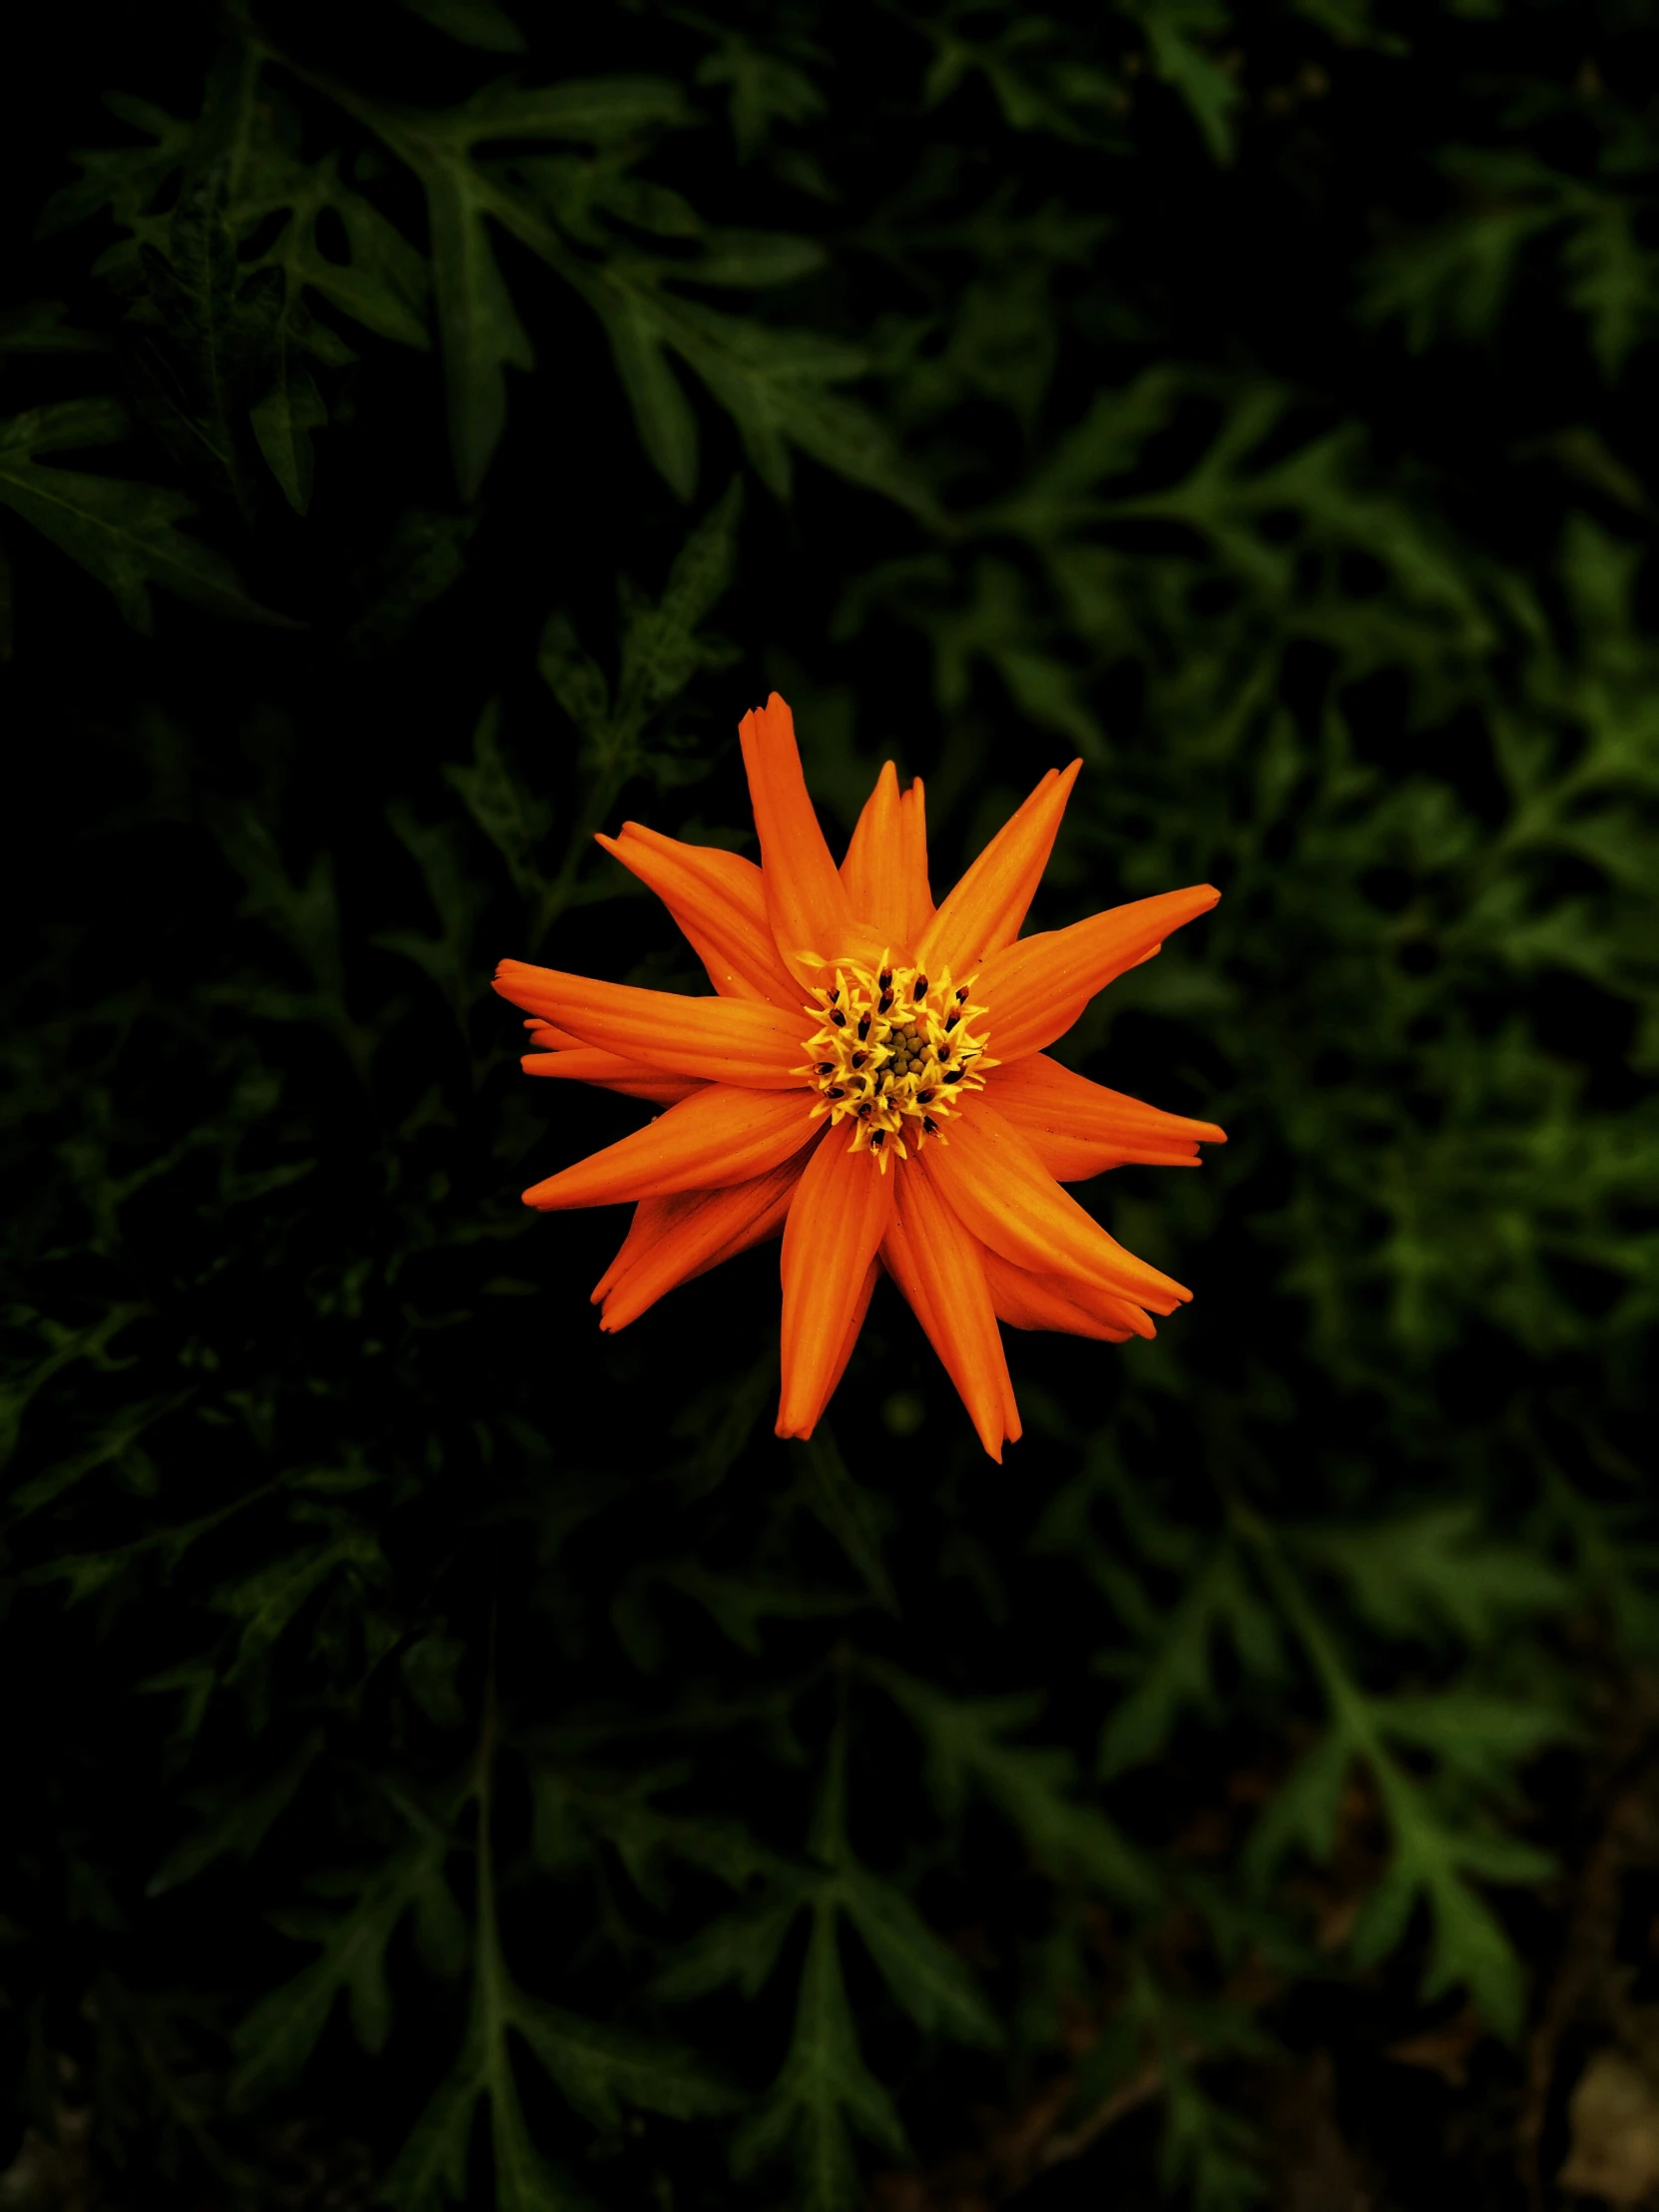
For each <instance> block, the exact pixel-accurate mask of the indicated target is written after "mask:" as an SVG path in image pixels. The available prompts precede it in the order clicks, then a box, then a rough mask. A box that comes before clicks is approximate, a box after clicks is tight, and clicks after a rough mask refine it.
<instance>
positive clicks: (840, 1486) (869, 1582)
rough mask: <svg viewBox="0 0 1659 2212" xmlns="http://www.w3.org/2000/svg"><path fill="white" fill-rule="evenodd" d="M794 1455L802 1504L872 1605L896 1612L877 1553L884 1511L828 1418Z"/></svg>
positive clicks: (879, 1554)
mask: <svg viewBox="0 0 1659 2212" xmlns="http://www.w3.org/2000/svg"><path fill="white" fill-rule="evenodd" d="M769 1381H770V1377H769ZM798 1456H799V1457H800V1459H801V1461H802V1463H803V1464H804V1466H805V1468H806V1470H807V1471H806V1475H805V1478H804V1481H803V1484H802V1494H803V1496H804V1497H805V1499H806V1501H807V1504H808V1505H809V1506H810V1507H811V1509H812V1511H813V1512H814V1514H815V1515H816V1516H817V1517H818V1519H819V1520H820V1521H821V1522H822V1523H823V1525H824V1526H825V1527H826V1528H827V1529H828V1530H829V1532H830V1535H831V1536H833V1537H834V1539H835V1541H836V1543H837V1544H839V1546H840V1548H841V1550H842V1552H843V1553H844V1555H845V1557H846V1561H847V1564H848V1565H849V1566H850V1567H852V1568H853V1570H854V1571H855V1572H856V1574H857V1575H858V1578H859V1580H860V1581H861V1582H862V1583H863V1585H864V1588H865V1589H866V1590H867V1591H868V1592H869V1594H870V1596H871V1597H872V1598H874V1600H875V1602H876V1604H877V1605H879V1606H881V1607H883V1608H884V1609H885V1610H886V1611H887V1612H889V1613H896V1612H897V1611H898V1600H897V1598H896V1596H895V1595H894V1593H893V1587H892V1583H891V1581H890V1580H889V1578H888V1575H887V1569H886V1564H885V1562H884V1560H883V1559H882V1557H881V1530H882V1524H883V1518H884V1516H883V1514H882V1511H881V1503H880V1500H879V1499H878V1498H877V1496H876V1494H875V1492H874V1491H872V1490H868V1489H866V1488H865V1487H864V1486H863V1484H861V1483H858V1482H854V1481H853V1479H852V1476H851V1475H850V1474H849V1473H848V1471H847V1466H846V1462H845V1460H844V1459H843V1458H842V1457H841V1454H840V1450H839V1448H838V1446H837V1445H836V1442H835V1438H834V1434H833V1431H832V1430H831V1428H830V1423H829V1422H828V1421H827V1420H821V1421H820V1422H819V1424H818V1426H817V1428H816V1429H815V1430H814V1431H813V1434H812V1435H811V1437H810V1438H809V1439H808V1440H807V1442H806V1443H805V1444H803V1445H802V1446H801V1448H800V1451H799V1454H798Z"/></svg>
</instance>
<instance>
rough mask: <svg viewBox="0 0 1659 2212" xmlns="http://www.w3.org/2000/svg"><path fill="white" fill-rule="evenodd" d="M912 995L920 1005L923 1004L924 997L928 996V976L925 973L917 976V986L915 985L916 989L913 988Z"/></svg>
mask: <svg viewBox="0 0 1659 2212" xmlns="http://www.w3.org/2000/svg"><path fill="white" fill-rule="evenodd" d="M910 996H911V997H912V998H913V999H914V1000H915V1002H916V1004H917V1005H918V1006H919V1005H920V1004H921V1002H922V1000H923V999H924V998H925V997H926V996H927V978H926V976H925V975H918V976H917V977H916V987H915V989H914V990H913V991H912V992H911V993H910Z"/></svg>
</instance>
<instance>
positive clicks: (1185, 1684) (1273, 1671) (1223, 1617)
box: [1100, 1542, 1284, 1780]
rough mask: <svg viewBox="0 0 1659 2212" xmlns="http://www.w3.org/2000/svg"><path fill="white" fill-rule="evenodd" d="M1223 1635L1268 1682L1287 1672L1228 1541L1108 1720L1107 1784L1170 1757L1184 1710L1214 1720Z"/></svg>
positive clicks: (1104, 1742) (1103, 1760)
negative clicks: (1215, 1653)
mask: <svg viewBox="0 0 1659 2212" xmlns="http://www.w3.org/2000/svg"><path fill="white" fill-rule="evenodd" d="M1223 1634H1225V1635H1226V1636H1228V1638H1229V1639H1230V1640H1231V1642H1232V1645H1233V1648H1234V1650H1235V1651H1236V1652H1237V1653H1238V1655H1239V1657H1240V1659H1241V1661H1242V1662H1243V1663H1244V1664H1245V1666H1246V1667H1248V1668H1249V1669H1250V1671H1251V1672H1252V1673H1254V1674H1256V1675H1259V1676H1265V1677H1267V1678H1269V1679H1272V1678H1273V1677H1275V1676H1278V1675H1281V1674H1282V1673H1283V1671H1284V1660H1283V1656H1282V1654H1281V1651H1280V1646H1279V1637H1278V1633H1277V1631H1276V1629H1275V1627H1274V1622H1273V1616H1272V1614H1271V1613H1270V1612H1269V1610H1268V1608H1267V1607H1266V1606H1265V1605H1264V1604H1263V1603H1262V1600H1261V1599H1260V1597H1258V1596H1257V1594H1256V1592H1255V1591H1254V1590H1253V1589H1252V1588H1251V1586H1250V1582H1249V1579H1248V1575H1247V1572H1246V1569H1245V1566H1244V1562H1243V1561H1242V1560H1241V1559H1240V1557H1239V1555H1238V1552H1237V1551H1236V1550H1235V1549H1234V1547H1233V1546H1232V1544H1231V1543H1228V1542H1224V1543H1223V1544H1222V1545H1220V1546H1219V1547H1218V1549H1217V1550H1216V1551H1215V1553H1214V1554H1213V1555H1212V1556H1211V1558H1210V1559H1209V1561H1208V1562H1207V1563H1206V1564H1205V1565H1204V1566H1203V1567H1201V1568H1200V1570H1199V1572H1198V1573H1197V1574H1196V1575H1195V1576H1194V1577H1193V1579H1192V1580H1191V1581H1190V1582H1189V1583H1188V1585H1187V1588H1186V1590H1185V1592H1184V1593H1183V1595H1182V1597H1181V1599H1180V1602H1179V1603H1178V1604H1177V1605H1176V1607H1175V1609H1174V1611H1173V1612H1172V1613H1171V1614H1170V1616H1169V1618H1168V1620H1167V1621H1166V1622H1164V1623H1163V1624H1162V1635H1161V1637H1160V1640H1159V1642H1158V1643H1157V1644H1156V1645H1155V1646H1154V1648H1153V1649H1152V1651H1151V1652H1150V1653H1147V1654H1146V1655H1145V1656H1144V1657H1143V1658H1142V1659H1141V1660H1140V1663H1139V1665H1138V1669H1137V1679H1136V1680H1135V1681H1134V1686H1133V1687H1132V1688H1131V1689H1130V1690H1129V1692H1128V1694H1127V1695H1126V1696H1125V1697H1124V1698H1123V1700H1122V1701H1121V1702H1120V1704H1119V1705H1118V1706H1117V1708H1116V1710H1115V1711H1114V1712H1113V1714H1112V1717H1111V1719H1110V1720H1109V1721H1108V1722H1107V1723H1106V1728H1105V1731H1104V1733H1103V1735H1102V1737H1101V1743H1100V1773H1101V1777H1102V1779H1103V1780H1109V1779H1110V1778H1111V1777H1112V1776H1113V1775H1118V1774H1122V1773H1124V1772H1125V1771H1126V1770H1127V1769H1128V1768H1130V1767H1135V1766H1140V1765H1142V1764H1144V1763H1145V1762H1146V1761H1147V1760H1149V1759H1154V1758H1156V1757H1157V1756H1158V1755H1159V1754H1160V1753H1161V1752H1163V1751H1164V1750H1165V1749H1166V1748H1167V1746H1168V1744H1169V1741H1170V1738H1171V1736H1172V1735H1173V1734H1174V1731H1175V1726H1176V1722H1177V1720H1178V1719H1179V1717H1180V1714H1181V1712H1182V1710H1183V1708H1185V1707H1188V1706H1196V1707H1198V1708H1199V1710H1200V1711H1201V1712H1204V1713H1205V1714H1207V1715H1209V1716H1211V1717H1214V1715H1215V1714H1216V1712H1217V1709H1218V1704H1219V1700H1218V1697H1217V1693H1216V1688H1215V1681H1214V1674H1213V1663H1212V1658H1211V1648H1212V1645H1213V1643H1214V1642H1215V1640H1216V1639H1217V1638H1218V1637H1220V1636H1221V1635H1223Z"/></svg>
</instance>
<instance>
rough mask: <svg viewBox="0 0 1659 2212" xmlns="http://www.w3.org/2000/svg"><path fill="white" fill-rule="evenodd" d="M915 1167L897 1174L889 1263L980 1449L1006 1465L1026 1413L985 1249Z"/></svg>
mask: <svg viewBox="0 0 1659 2212" xmlns="http://www.w3.org/2000/svg"><path fill="white" fill-rule="evenodd" d="M909 1167H910V1163H909V1162H906V1163H905V1164H904V1166H903V1167H900V1168H896V1169H895V1170H894V1171H893V1181H894V1183H895V1184H896V1185H897V1189H896V1190H895V1192H894V1195H893V1219H892V1221H891V1223H890V1224H889V1226H888V1229H887V1234H886V1238H885V1240H884V1242H883V1243H882V1246H881V1257H882V1259H883V1261H884V1262H885V1263H886V1267H887V1272H888V1274H889V1275H891V1277H892V1279H893V1281H894V1282H895V1283H896V1284H897V1285H898V1288H899V1290H900V1291H901V1292H902V1293H903V1294H904V1297H905V1298H906V1299H907V1300H908V1302H909V1304H910V1307H911V1309H912V1311H913V1312H914V1314H915V1317H916V1319H917V1321H919V1322H920V1324H921V1326H922V1328H923V1329H924V1330H925V1331H926V1332H927V1337H928V1341H929V1343H930V1344H931V1345H932V1347H933V1350H934V1351H935V1352H936V1353H937V1354H938V1356H939V1358H940V1360H941V1361H942V1362H943V1364H944V1370H945V1373H946V1374H947V1375H948V1376H949V1378H950V1380H951V1382H952V1383H955V1385H956V1389H957V1393H958V1395H959V1396H960V1398H961V1400H962V1403H963V1404H964V1405H965V1406H966V1407H967V1409H968V1418H969V1419H970V1420H971V1421H972V1422H973V1425H974V1427H975V1429H976V1430H977V1431H978V1435H979V1441H980V1442H981V1443H982V1444H983V1445H984V1447H985V1449H986V1450H987V1451H988V1452H989V1453H990V1455H991V1457H992V1458H993V1459H994V1460H996V1461H997V1463H998V1464H999V1465H1000V1464H1001V1460H1002V1444H1003V1439H1004V1438H1005V1437H1006V1438H1008V1439H1009V1440H1010V1441H1012V1440H1014V1439H1016V1438H1017V1437H1018V1435H1019V1432H1020V1426H1019V1408H1018V1407H1017V1406H1016V1405H1015V1403H1014V1386H1013V1383H1011V1382H1010V1381H1009V1378H1008V1363H1007V1360H1006V1359H1005V1357H1004V1356H1003V1351H1002V1339H1001V1336H1000V1335H999V1334H998V1331H997V1326H996V1315H995V1313H994V1312H993V1311H992V1307H991V1295H990V1292H989V1290H988V1289H987V1288H986V1284H985V1266H984V1247H983V1246H982V1245H981V1244H980V1243H979V1240H978V1239H977V1238H976V1237H972V1236H970V1235H969V1234H968V1232H967V1231H966V1229H964V1228H963V1226H962V1224H961V1222H960V1221H959V1220H958V1218H957V1216H956V1215H955V1214H954V1213H953V1212H952V1210H951V1208H950V1207H949V1206H948V1205H947V1204H946V1203H945V1201H944V1199H943V1198H942V1197H941V1196H940V1195H939V1192H938V1189H937V1187H936V1185H934V1184H933V1183H932V1182H930V1181H929V1179H928V1178H927V1177H926V1176H925V1175H911V1174H910V1173H909Z"/></svg>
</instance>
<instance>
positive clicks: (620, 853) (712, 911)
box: [597, 822, 801, 1010]
mask: <svg viewBox="0 0 1659 2212" xmlns="http://www.w3.org/2000/svg"><path fill="white" fill-rule="evenodd" d="M597 841H598V842H599V843H600V844H602V845H603V846H604V847H605V850H606V851H607V852H608V853H610V855H611V857H612V858H613V859H617V860H620V861H621V862H622V864H623V866H624V867H625V868H627V869H629V870H630V871H631V872H632V873H633V874H635V875H637V876H638V877H639V879H640V881H641V882H642V883H648V884H649V885H650V887H651V888H652V889H653V890H654V891H655V892H656V893H657V896H658V897H659V898H660V899H661V900H662V902H663V904H664V905H665V906H666V907H667V908H668V910H669V912H670V913H671V914H672V915H673V916H674V919H675V920H676V922H678V924H679V925H680V928H681V929H682V931H683V932H684V933H685V935H686V936H687V938H689V940H690V942H691V945H692V948H693V950H694V951H695V952H696V954H697V956H698V958H699V959H700V960H701V961H702V962H703V965H704V966H705V967H706V968H707V969H708V971H709V980H710V982H711V983H713V985H714V987H715V989H716V990H717V991H719V993H720V994H721V996H722V997H723V998H766V999H771V1000H772V1001H773V1003H774V1004H776V1005H787V1006H789V1007H790V1008H791V1009H792V1010H793V1009H794V1007H795V1004H796V1002H797V1000H798V999H799V998H800V996H801V992H800V988H799V986H798V985H797V983H796V981H795V979H794V977H793V976H792V975H791V974H790V972H789V970H788V969H787V968H786V967H785V966H784V964H783V962H782V961H781V960H780V959H779V957H778V947H777V946H776V945H775V944H774V943H773V941H772V928H771V924H770V923H769V922H768V920H767V901H766V891H765V889H764V887H763V885H762V882H761V871H760V869H759V868H758V867H757V866H756V865H755V863H754V861H753V860H746V859H745V858H744V857H743V854H742V853H741V852H724V851H722V850H721V849H720V848H719V846H717V845H712V844H682V843H681V841H680V839H679V838H678V837H665V836H663V835H662V834H661V832H660V831H658V830H647V829H645V828H643V827H642V826H641V825H640V824H639V823H637V822H625V823H624V824H623V826H622V834H621V836H620V837H604V836H602V837H600V838H599V839H598V840H597Z"/></svg>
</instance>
